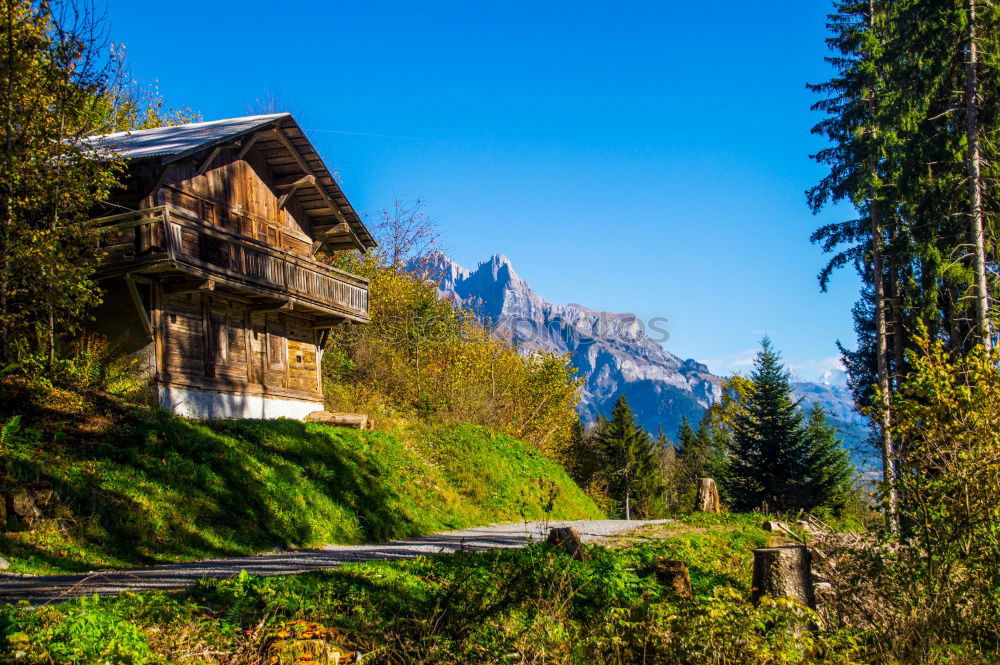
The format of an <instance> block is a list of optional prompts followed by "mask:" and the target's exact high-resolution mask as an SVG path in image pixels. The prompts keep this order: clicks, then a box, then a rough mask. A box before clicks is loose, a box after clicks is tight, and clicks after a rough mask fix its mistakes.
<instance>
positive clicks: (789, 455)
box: [729, 337, 809, 511]
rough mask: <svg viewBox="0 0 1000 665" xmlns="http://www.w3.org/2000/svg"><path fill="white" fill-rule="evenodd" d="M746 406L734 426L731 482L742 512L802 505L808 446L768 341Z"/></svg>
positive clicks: (756, 364) (784, 374) (753, 375)
mask: <svg viewBox="0 0 1000 665" xmlns="http://www.w3.org/2000/svg"><path fill="white" fill-rule="evenodd" d="M750 381H751V385H750V390H749V392H748V395H747V398H746V403H745V405H744V408H743V409H741V410H740V412H739V413H738V414H737V417H736V418H735V420H734V422H733V443H732V446H733V448H732V455H731V459H730V469H729V476H730V478H729V484H730V493H731V496H732V499H733V500H734V501H735V504H736V507H737V508H739V509H741V510H752V509H755V508H761V507H766V508H767V509H768V510H772V511H781V510H789V509H793V508H798V507H802V506H803V504H804V500H805V497H804V494H805V490H806V488H805V482H804V474H805V472H806V469H807V458H808V453H809V450H808V445H807V443H806V440H805V436H804V433H803V429H802V414H801V413H800V412H799V410H798V407H797V405H796V403H795V402H794V401H793V399H792V386H791V379H790V377H789V374H788V372H787V371H786V370H785V368H784V366H783V365H782V364H781V357H780V356H779V355H778V353H777V351H775V350H774V347H773V346H772V345H771V340H770V339H768V338H767V337H765V338H764V339H763V340H762V342H761V350H760V352H759V353H758V354H757V357H756V358H755V359H754V369H753V372H752V373H751V375H750Z"/></svg>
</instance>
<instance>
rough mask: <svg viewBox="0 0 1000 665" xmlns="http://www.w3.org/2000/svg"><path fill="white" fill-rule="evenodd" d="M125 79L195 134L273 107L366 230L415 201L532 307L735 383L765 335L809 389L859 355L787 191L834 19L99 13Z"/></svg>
mask: <svg viewBox="0 0 1000 665" xmlns="http://www.w3.org/2000/svg"><path fill="white" fill-rule="evenodd" d="M105 1H106V2H107V3H108V20H109V22H110V29H111V38H112V40H113V41H115V42H117V43H124V44H125V45H126V47H127V49H128V53H129V62H130V65H131V67H132V70H133V72H134V73H135V75H136V76H137V77H138V78H140V79H141V80H143V81H145V82H147V83H148V82H152V81H154V80H155V81H158V85H159V88H160V91H161V92H162V93H163V94H164V95H165V96H166V97H167V99H168V101H169V102H171V103H172V104H175V105H180V104H186V105H188V106H190V107H191V108H193V109H194V110H197V111H199V112H200V113H201V114H202V116H203V117H204V118H205V119H206V120H214V119H218V118H224V117H230V116H237V115H246V114H248V112H249V113H253V112H255V110H256V108H255V107H256V106H257V104H256V100H258V99H265V98H275V97H276V98H278V99H279V100H280V103H281V105H282V106H283V107H284V108H286V109H287V110H289V111H291V112H292V113H293V114H294V115H295V116H296V118H297V120H298V121H299V123H300V125H301V126H302V127H303V128H305V129H306V131H307V133H309V134H310V138H311V139H312V141H313V143H314V144H315V145H316V147H317V148H318V149H319V151H320V153H321V154H322V155H323V157H324V159H325V160H326V161H327V163H328V164H329V165H330V166H331V167H332V168H335V169H336V170H337V171H339V173H340V176H341V178H342V180H343V188H344V191H345V192H346V193H347V195H348V197H349V198H350V199H351V202H352V203H353V204H354V206H355V208H356V209H357V210H358V211H359V212H361V213H364V212H366V211H376V210H377V209H379V208H380V207H383V206H387V205H389V204H390V203H391V201H392V200H393V197H394V196H403V197H420V198H422V199H423V200H424V201H426V209H427V211H428V212H429V213H430V214H431V215H432V216H433V217H435V218H436V219H437V221H438V223H439V225H440V228H441V231H442V234H443V235H444V238H445V244H446V245H447V249H448V250H449V253H450V254H451V256H452V257H453V258H454V259H456V260H457V261H459V262H460V263H462V264H463V265H465V266H466V267H471V268H474V267H475V265H476V264H477V263H478V262H479V261H481V260H484V259H486V258H487V257H489V256H490V255H491V254H494V253H505V254H507V255H508V256H509V257H510V258H511V260H512V262H513V264H514V266H515V268H516V270H517V271H518V273H519V274H520V275H521V276H522V277H524V278H525V279H526V280H528V281H529V282H530V283H531V284H532V286H533V287H534V289H535V290H536V291H537V292H538V293H539V294H540V295H541V296H543V297H545V298H547V299H549V300H551V301H553V302H556V303H569V302H578V303H581V304H584V305H587V306H589V307H593V308H596V309H605V310H610V311H631V312H635V313H636V314H638V315H639V316H640V317H643V318H647V319H648V318H650V317H654V316H662V317H668V318H669V319H670V323H669V326H668V328H669V331H670V335H671V338H670V340H669V341H668V342H667V343H666V346H667V348H668V349H669V350H670V351H672V352H673V353H676V354H678V355H680V356H682V357H685V358H688V357H692V358H695V359H697V360H701V361H704V362H708V363H709V365H710V367H711V368H712V369H713V370H715V371H717V372H723V373H725V372H730V371H733V370H738V369H741V368H745V363H746V362H748V359H749V356H750V355H751V353H752V349H754V347H755V346H756V344H757V342H758V341H759V339H760V338H761V336H762V334H764V332H765V331H766V332H767V333H768V334H770V336H771V337H772V339H773V340H774V341H775V344H776V345H777V346H778V348H779V349H781V350H782V351H783V353H784V355H785V358H786V359H787V360H788V361H789V362H790V363H791V364H792V365H793V367H795V368H796V369H797V370H798V371H799V372H800V373H801V374H802V375H803V376H805V377H806V378H813V377H814V375H816V374H818V373H819V372H820V371H821V370H822V369H824V368H826V367H829V366H830V365H831V364H832V363H834V362H835V361H836V359H835V357H836V347H835V341H836V340H837V339H841V340H842V341H844V342H845V343H847V344H848V345H853V342H854V335H853V332H852V326H851V318H850V307H851V303H852V302H853V301H854V299H855V297H856V295H857V289H858V283H857V280H856V278H855V277H854V275H853V274H848V273H842V274H839V275H838V276H837V277H836V278H835V279H834V281H833V284H832V286H831V292H830V293H827V294H821V293H820V292H819V289H818V286H817V283H816V279H815V275H816V273H817V271H818V270H819V268H820V267H821V265H822V263H823V257H822V256H821V254H820V252H819V250H818V248H816V247H814V246H812V245H810V244H809V242H808V237H809V234H810V232H811V231H812V229H813V228H815V227H816V226H817V225H818V224H819V223H820V222H821V221H824V220H825V221H832V220H834V219H837V218H840V217H843V216H846V215H848V214H849V211H847V210H843V209H841V210H834V211H831V212H830V213H827V214H824V215H823V217H822V218H821V219H817V218H814V217H813V216H812V215H811V213H810V212H809V210H808V208H807V207H806V204H805V197H804V194H803V191H804V190H805V189H806V188H807V187H809V186H810V185H811V184H813V183H814V182H815V181H816V180H817V179H818V178H819V177H820V176H821V174H822V169H821V168H820V167H819V166H817V165H816V164H814V163H812V162H811V161H810V160H809V159H808V155H809V153H810V152H814V151H815V150H816V149H817V148H818V147H820V146H821V145H822V142H821V139H819V138H818V137H814V136H811V135H810V133H809V128H810V127H811V126H812V124H813V123H814V122H815V121H816V120H817V119H818V115H817V114H815V113H813V112H811V111H809V105H810V104H811V102H812V101H813V96H812V95H811V94H810V93H809V92H808V91H806V89H805V83H806V82H807V81H818V80H822V79H825V78H826V77H827V76H828V73H829V72H828V69H827V66H826V65H825V64H824V62H823V57H824V56H825V55H826V46H825V44H824V41H823V40H824V38H825V28H824V16H825V14H826V12H827V11H828V10H829V8H830V2H829V1H828V0H797V1H795V2H786V3H777V4H776V5H770V4H763V5H762V4H760V3H748V2H745V1H742V0H716V2H712V3H690V2H685V3H681V2H670V1H664V0H659V1H657V2H639V1H631V2H630V1H625V2H618V3H607V2H600V3H599V2H589V1H587V0H574V1H544V0H534V1H533V2H522V1H520V0H512V1H507V2H502V3H501V2H491V1H487V0H464V1H454V2H439V1H435V0H425V1H422V2H389V1H382V0H356V1H355V0H352V1H346V2H326V1H324V2H312V3H309V2H274V1H269V2H258V1H256V0H242V1H235V0H222V1H212V0H208V1H202V2H186V1H183V0H171V1H170V2H161V1H156V0H148V1H144V2H137V1H136V0H105Z"/></svg>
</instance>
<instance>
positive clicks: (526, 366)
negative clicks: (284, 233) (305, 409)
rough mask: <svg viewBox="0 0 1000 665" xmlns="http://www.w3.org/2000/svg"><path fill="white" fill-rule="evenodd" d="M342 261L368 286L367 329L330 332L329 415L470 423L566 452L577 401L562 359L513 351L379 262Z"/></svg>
mask: <svg viewBox="0 0 1000 665" xmlns="http://www.w3.org/2000/svg"><path fill="white" fill-rule="evenodd" d="M338 262H339V265H340V266H341V267H343V268H345V269H348V270H350V271H351V272H354V273H356V274H360V275H363V276H365V277H368V278H369V279H370V280H371V295H370V298H371V300H370V313H371V323H370V324H368V325H364V326H343V327H341V328H339V329H336V330H335V331H334V332H333V334H332V338H331V342H330V344H329V345H328V350H327V352H326V353H325V354H324V358H323V370H324V375H325V378H326V391H327V395H326V397H327V402H328V404H329V407H330V408H331V409H333V410H338V411H364V412H368V413H376V414H382V415H389V416H392V415H404V416H419V417H421V418H423V419H424V420H426V421H428V422H439V423H441V422H444V423H473V424H476V425H481V426H484V427H489V428H492V429H497V430H500V431H502V432H504V433H506V434H509V435H510V436H513V437H515V438H518V439H521V440H522V441H526V442H528V443H530V444H531V445H533V446H535V447H536V448H538V449H539V450H541V451H543V452H545V453H549V454H553V455H559V454H560V453H561V452H562V451H563V449H564V448H565V446H566V444H567V443H568V442H569V440H570V438H571V432H572V427H573V424H574V422H575V421H576V419H577V415H576V412H575V407H576V403H577V400H578V397H577V387H578V384H577V381H576V380H575V379H574V378H573V375H574V372H575V370H574V369H573V368H572V366H571V365H570V364H569V361H568V359H567V358H565V357H557V356H551V355H547V354H534V355H530V356H526V355H523V354H521V353H518V351H517V350H516V349H514V348H513V347H511V346H509V345H507V344H504V343H503V342H502V341H500V340H497V339H495V338H494V337H493V336H492V335H491V334H490V331H489V330H488V329H487V328H486V327H484V326H483V325H482V324H480V323H479V322H478V321H477V320H476V317H475V316H473V315H472V314H470V313H468V312H464V311H461V310H456V309H455V308H453V307H452V305H451V304H450V303H448V302H447V301H444V300H442V299H441V298H439V297H438V294H437V289H436V288H435V287H434V285H433V284H430V283H428V282H426V281H424V280H422V279H420V278H418V277H417V276H415V275H413V274H410V273H408V272H405V271H401V270H400V269H398V268H396V267H392V266H386V265H384V264H383V263H381V262H380V260H379V258H378V257H377V256H370V257H365V258H360V257H357V256H351V255H346V254H345V255H343V256H340V257H339V258H338Z"/></svg>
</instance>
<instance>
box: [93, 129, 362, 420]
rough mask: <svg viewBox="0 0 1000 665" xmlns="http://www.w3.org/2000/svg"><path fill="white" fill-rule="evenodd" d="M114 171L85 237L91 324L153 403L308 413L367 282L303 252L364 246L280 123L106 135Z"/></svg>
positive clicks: (352, 220)
mask: <svg viewBox="0 0 1000 665" xmlns="http://www.w3.org/2000/svg"><path fill="white" fill-rule="evenodd" d="M92 141H93V143H94V145H95V147H97V148H106V149H110V150H113V151H114V152H116V153H118V154H120V155H121V156H122V157H123V158H125V159H126V160H127V166H128V173H127V176H126V177H125V178H124V182H123V185H124V190H123V191H122V192H121V193H120V195H118V196H117V197H116V199H115V200H114V201H113V202H112V203H113V205H114V206H115V209H116V210H122V211H124V212H122V213H121V214H113V215H110V216H106V217H102V218H100V219H98V220H96V223H97V225H98V226H99V227H100V238H101V241H100V258H101V260H100V264H99V271H98V278H99V279H100V281H101V284H102V286H103V287H104V289H105V291H106V298H105V302H104V304H103V305H102V306H101V308H100V310H99V311H98V312H97V322H96V327H97V329H98V330H99V331H100V332H102V333H103V334H105V335H107V337H108V338H109V339H110V340H111V341H112V343H114V344H116V345H118V346H120V347H121V348H123V349H124V350H126V351H128V352H131V353H133V354H136V355H138V356H139V357H141V358H142V359H143V360H144V362H145V363H146V364H147V366H148V368H149V371H150V374H151V375H152V377H153V378H154V380H155V384H156V388H157V393H158V395H159V401H160V404H161V405H162V406H164V407H166V408H169V409H172V410H174V411H176V412H178V413H180V414H182V415H187V416H192V417H199V418H218V417H241V418H274V417H280V416H285V417H294V418H302V417H305V416H306V415H307V414H309V413H311V412H313V411H317V410H322V409H323V390H322V376H321V373H320V361H321V359H322V353H323V344H324V341H325V337H326V335H327V333H328V332H329V328H331V327H333V326H337V325H340V324H342V323H344V322H357V323H364V322H366V321H367V320H368V281H367V280H365V279H363V278H361V277H358V276H356V275H352V274H350V273H347V272H344V271H341V270H337V269H336V268H332V267H331V266H329V265H326V264H325V263H322V262H320V261H317V260H316V258H315V255H316V254H317V253H318V252H321V253H325V254H329V253H331V252H335V251H338V250H346V249H358V250H361V251H362V252H363V251H366V250H368V249H370V248H371V247H373V246H374V245H375V241H374V240H373V239H372V236H371V234H370V233H369V232H368V229H366V228H365V226H364V224H363V223H362V222H361V220H360V219H359V217H358V215H357V213H355V211H354V209H353V208H352V207H351V204H350V203H349V202H348V200H347V198H346V197H345V196H344V193H343V192H342V191H341V189H340V187H339V186H338V185H337V182H336V180H335V179H334V178H333V176H332V175H331V173H330V172H329V170H328V169H327V167H326V165H325V164H324V163H323V161H322V159H320V157H319V155H318V154H317V152H316V150H315V149H314V148H313V146H312V145H311V144H310V142H309V139H308V138H307V137H306V136H305V134H304V133H303V132H302V129H301V128H300V127H299V126H298V124H297V123H296V122H295V120H294V119H293V118H292V116H291V115H289V114H287V113H282V114H275V115H262V116H254V117H246V118H233V119H229V120H218V121H214V122H199V123H192V124H187V125H179V126H175V127H159V128H156V129H149V130H142V131H134V132H126V133H119V134H109V135H105V136H98V137H94V138H93V139H92Z"/></svg>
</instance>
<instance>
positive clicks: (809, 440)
mask: <svg viewBox="0 0 1000 665" xmlns="http://www.w3.org/2000/svg"><path fill="white" fill-rule="evenodd" d="M803 436H804V438H805V444H806V448H807V454H806V458H805V474H804V476H803V479H804V484H805V490H806V492H805V495H804V499H805V502H804V505H803V507H804V508H808V509H812V508H818V507H820V506H823V507H827V508H830V509H831V510H833V511H834V512H840V511H841V510H842V509H843V508H844V506H845V505H846V503H847V499H848V497H849V496H850V494H851V483H852V481H853V478H854V466H853V465H852V464H851V460H850V458H849V457H848V455H847V451H846V450H845V449H844V446H843V442H842V441H841V439H840V438H839V437H838V436H837V430H836V429H835V428H834V427H833V426H832V425H830V423H829V422H828V421H827V417H826V411H825V410H824V409H823V407H822V405H820V403H819V402H814V403H813V405H812V407H811V408H810V409H809V411H808V412H807V414H806V422H805V429H804V432H803Z"/></svg>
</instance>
